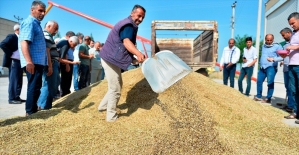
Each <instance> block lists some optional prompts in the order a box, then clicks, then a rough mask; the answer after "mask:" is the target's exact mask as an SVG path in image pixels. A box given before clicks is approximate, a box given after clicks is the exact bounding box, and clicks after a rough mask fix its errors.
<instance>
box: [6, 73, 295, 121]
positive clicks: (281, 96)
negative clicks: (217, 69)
mask: <svg viewBox="0 0 299 155" xmlns="http://www.w3.org/2000/svg"><path fill="white" fill-rule="evenodd" d="M213 80H214V81H215V82H217V83H219V84H222V83H223V82H222V79H213ZM246 86H247V85H246V81H245V80H244V81H243V88H244V89H246ZM263 88H264V90H263V95H264V97H265V95H266V93H267V84H266V83H264V84H263ZM235 89H238V84H237V79H236V80H235ZM26 90H27V78H26V76H24V77H23V89H22V93H21V98H22V99H26ZM71 91H73V87H72V88H71ZM254 95H256V83H255V82H252V83H251V91H250V96H249V97H250V98H252V99H253V97H254ZM285 97H286V91H285V87H284V84H283V83H281V82H276V83H275V91H274V94H273V98H272V103H271V104H266V103H260V104H265V105H269V106H273V107H276V108H279V109H280V108H281V106H277V105H276V103H284V102H285ZM16 116H25V103H22V104H8V77H3V76H2V77H0V120H1V119H7V118H11V117H16ZM282 121H283V122H285V123H286V124H288V125H290V126H294V127H299V124H295V123H294V122H295V119H284V118H282Z"/></svg>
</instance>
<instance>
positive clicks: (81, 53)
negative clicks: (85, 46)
mask: <svg viewBox="0 0 299 155" xmlns="http://www.w3.org/2000/svg"><path fill="white" fill-rule="evenodd" d="M79 57H80V58H83V59H90V57H89V55H85V54H84V53H83V52H80V51H79Z"/></svg>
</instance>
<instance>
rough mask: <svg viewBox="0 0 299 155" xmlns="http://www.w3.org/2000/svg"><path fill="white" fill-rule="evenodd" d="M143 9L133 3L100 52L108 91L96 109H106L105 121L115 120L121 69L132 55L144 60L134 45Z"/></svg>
mask: <svg viewBox="0 0 299 155" xmlns="http://www.w3.org/2000/svg"><path fill="white" fill-rule="evenodd" d="M145 12H146V11H145V9H144V8H143V7H142V6H140V5H135V6H134V7H133V10H132V12H131V15H130V16H129V17H127V18H125V19H123V20H121V21H119V22H118V23H117V24H116V25H115V26H114V27H113V29H112V30H111V31H110V33H109V35H108V38H107V40H106V43H105V45H104V47H103V48H102V50H101V52H100V56H101V58H102V65H103V68H104V70H105V75H106V77H107V81H108V92H107V93H106V95H105V97H104V98H103V99H102V101H101V103H100V105H99V107H98V110H99V111H103V110H106V111H107V115H106V121H107V122H114V121H116V119H117V117H118V115H117V113H116V105H117V103H118V101H119V98H120V95H121V94H120V92H121V87H122V83H123V82H122V77H121V69H123V70H127V68H128V66H129V65H130V64H131V63H132V61H133V55H136V56H137V60H138V61H139V62H143V61H144V55H143V54H142V53H141V52H140V51H139V50H138V49H137V48H136V47H135V43H136V36H137V31H138V25H139V24H140V23H141V22H142V21H143V19H144V17H145Z"/></svg>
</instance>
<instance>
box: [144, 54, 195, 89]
mask: <svg viewBox="0 0 299 155" xmlns="http://www.w3.org/2000/svg"><path fill="white" fill-rule="evenodd" d="M190 72H192V70H191V68H190V67H189V66H188V65H187V64H186V63H185V62H184V61H183V60H182V59H180V58H179V57H178V56H176V55H175V54H173V53H172V52H171V51H169V50H163V51H160V52H158V53H157V54H155V57H153V58H148V59H146V60H145V61H144V62H143V63H142V73H143V75H144V77H145V78H146V80H147V81H148V83H149V85H150V86H151V88H152V90H153V91H154V92H156V93H162V92H163V91H165V90H166V89H167V88H168V87H170V86H171V85H173V84H174V83H176V82H177V81H179V80H180V79H182V78H183V77H185V76H186V75H188V74H189V73H190Z"/></svg>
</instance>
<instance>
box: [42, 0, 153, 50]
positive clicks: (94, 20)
mask: <svg viewBox="0 0 299 155" xmlns="http://www.w3.org/2000/svg"><path fill="white" fill-rule="evenodd" d="M48 3H49V4H50V5H53V6H56V7H58V8H60V9H63V10H65V11H68V12H71V13H73V14H76V15H78V16H81V17H84V18H86V19H88V20H91V21H93V22H95V23H98V24H100V25H103V26H105V27H108V28H110V29H111V28H113V25H111V24H108V23H106V22H103V21H101V20H98V19H96V18H93V17H90V16H88V15H86V14H83V13H81V12H77V11H74V10H72V9H70V8H67V7H65V6H62V5H59V4H57V3H54V2H51V1H48ZM137 39H138V40H140V41H141V42H144V43H147V44H151V41H150V40H148V39H146V38H143V37H141V36H137Z"/></svg>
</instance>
